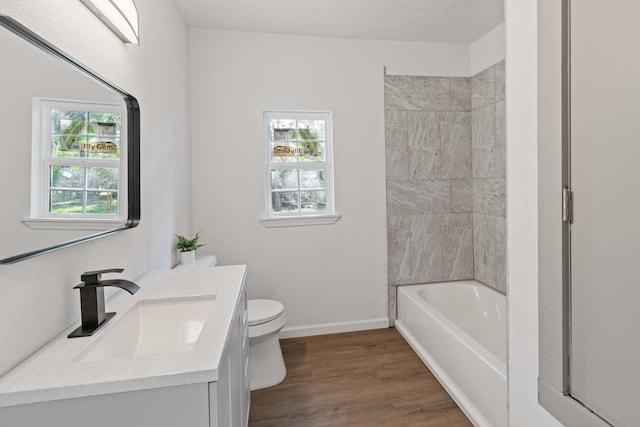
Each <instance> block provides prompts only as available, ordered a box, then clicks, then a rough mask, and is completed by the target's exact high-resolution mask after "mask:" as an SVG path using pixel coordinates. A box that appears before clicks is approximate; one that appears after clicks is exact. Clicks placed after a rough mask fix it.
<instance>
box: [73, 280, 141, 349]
mask: <svg viewBox="0 0 640 427" xmlns="http://www.w3.org/2000/svg"><path fill="white" fill-rule="evenodd" d="M123 271H124V269H122V268H111V269H107V270H97V271H87V272H85V273H82V275H81V276H80V279H81V280H82V282H80V284H79V285H77V286H74V288H73V289H80V312H81V314H82V325H81V326H80V327H78V329H76V330H75V331H73V332H71V333H70V334H69V336H68V338H76V337H88V336H90V335H93V334H94V332H96V331H97V330H98V329H99V328H100V327H101V326H103V325H104V324H105V323H107V321H109V319H111V318H112V317H113V316H115V315H116V313H105V312H104V287H105V286H115V287H117V288H120V289H124V290H125V291H127V292H129V293H130V294H131V295H133V294H135V293H136V292H138V289H140V286H138V285H136V284H135V283H133V282H130V281H128V280H124V279H111V280H101V276H102V273H122V272H123Z"/></svg>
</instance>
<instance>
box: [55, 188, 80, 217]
mask: <svg viewBox="0 0 640 427" xmlns="http://www.w3.org/2000/svg"><path fill="white" fill-rule="evenodd" d="M82 194H83V193H82V191H65V190H52V191H51V193H50V197H49V200H50V206H49V212H51V213H59V214H62V213H79V214H81V213H82Z"/></svg>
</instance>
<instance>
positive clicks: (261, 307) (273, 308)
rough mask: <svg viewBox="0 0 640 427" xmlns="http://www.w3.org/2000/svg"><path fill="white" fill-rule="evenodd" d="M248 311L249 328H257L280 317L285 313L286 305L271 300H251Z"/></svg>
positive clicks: (248, 303)
mask: <svg viewBox="0 0 640 427" xmlns="http://www.w3.org/2000/svg"><path fill="white" fill-rule="evenodd" d="M247 311H248V318H249V319H248V324H249V326H257V325H262V324H263V323H267V322H270V321H272V320H274V319H277V318H278V317H280V316H281V315H282V313H284V305H282V303H280V302H278V301H273V300H269V299H250V300H249V301H247Z"/></svg>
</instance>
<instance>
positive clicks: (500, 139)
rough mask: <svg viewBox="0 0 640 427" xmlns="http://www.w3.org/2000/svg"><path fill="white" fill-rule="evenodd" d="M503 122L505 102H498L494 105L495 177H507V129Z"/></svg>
mask: <svg viewBox="0 0 640 427" xmlns="http://www.w3.org/2000/svg"><path fill="white" fill-rule="evenodd" d="M505 122H506V120H505V101H499V102H496V104H495V127H496V130H495V135H496V140H495V145H494V155H495V157H496V162H495V164H496V172H497V175H496V176H497V177H502V178H503V177H506V176H507V135H506V132H507V128H506V123H505Z"/></svg>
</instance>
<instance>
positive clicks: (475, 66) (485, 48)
mask: <svg viewBox="0 0 640 427" xmlns="http://www.w3.org/2000/svg"><path fill="white" fill-rule="evenodd" d="M504 32H505V24H504V22H503V23H502V24H499V25H497V26H496V27H495V28H494V29H492V30H491V31H489V32H487V33H486V34H485V35H483V36H482V37H480V38H479V39H478V40H476V41H474V42H473V43H471V45H470V46H469V56H470V58H469V66H470V69H471V73H470V75H471V76H475V75H476V74H478V73H479V72H480V71H482V70H484V69H485V68H487V67H490V66H492V65H493V64H495V63H496V62H500V61H502V60H503V59H504V55H505V40H504V39H505V34H504Z"/></svg>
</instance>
